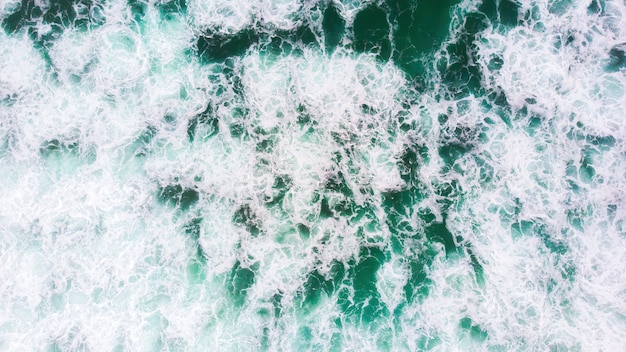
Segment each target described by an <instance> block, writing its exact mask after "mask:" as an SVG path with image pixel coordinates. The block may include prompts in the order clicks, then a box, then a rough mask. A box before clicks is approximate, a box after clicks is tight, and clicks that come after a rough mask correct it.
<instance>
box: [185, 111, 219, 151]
mask: <svg viewBox="0 0 626 352" xmlns="http://www.w3.org/2000/svg"><path fill="white" fill-rule="evenodd" d="M218 132H219V119H218V118H217V115H216V114H215V113H214V112H213V106H212V105H211V104H208V105H207V107H206V109H204V111H203V112H201V113H199V114H197V115H196V116H194V117H192V118H191V119H189V122H188V123H187V137H188V138H189V141H190V142H193V141H194V140H195V139H196V137H197V136H198V135H199V137H200V139H201V140H207V139H208V138H211V137H213V136H214V135H216V134H217V133H218Z"/></svg>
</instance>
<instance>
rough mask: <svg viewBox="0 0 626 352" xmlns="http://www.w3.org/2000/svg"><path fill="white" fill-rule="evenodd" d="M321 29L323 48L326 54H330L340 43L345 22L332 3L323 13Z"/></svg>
mask: <svg viewBox="0 0 626 352" xmlns="http://www.w3.org/2000/svg"><path fill="white" fill-rule="evenodd" d="M322 28H323V29H324V47H325V48H326V52H327V53H332V52H333V51H335V48H336V47H337V46H338V45H339V44H340V43H341V40H342V39H343V36H344V34H345V32H346V20H344V19H343V17H342V16H341V13H340V11H339V9H338V8H337V6H335V4H334V3H332V2H331V3H330V4H329V5H328V7H327V8H326V10H325V11H324V19H323V20H322Z"/></svg>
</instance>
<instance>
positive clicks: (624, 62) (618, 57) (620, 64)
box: [606, 43, 626, 72]
mask: <svg viewBox="0 0 626 352" xmlns="http://www.w3.org/2000/svg"><path fill="white" fill-rule="evenodd" d="M623 69H626V43H621V44H618V45H615V46H614V47H612V48H611V50H609V61H608V63H607V65H606V70H607V71H608V72H616V71H619V70H623Z"/></svg>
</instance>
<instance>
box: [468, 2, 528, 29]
mask: <svg viewBox="0 0 626 352" xmlns="http://www.w3.org/2000/svg"><path fill="white" fill-rule="evenodd" d="M520 7H521V5H520V4H519V3H518V2H517V1H515V0H483V2H482V4H481V5H480V7H479V8H478V11H479V12H480V13H482V14H484V15H485V16H487V17H488V18H489V20H490V21H491V23H493V24H498V23H500V24H502V25H505V26H508V27H514V26H516V25H518V24H520V11H519V10H520Z"/></svg>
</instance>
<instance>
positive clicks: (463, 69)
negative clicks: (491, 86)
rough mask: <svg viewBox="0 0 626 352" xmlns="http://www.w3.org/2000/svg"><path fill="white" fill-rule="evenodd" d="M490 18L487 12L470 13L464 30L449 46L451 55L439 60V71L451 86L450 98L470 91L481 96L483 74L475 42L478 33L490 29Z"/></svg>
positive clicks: (447, 84) (448, 92) (449, 89)
mask: <svg viewBox="0 0 626 352" xmlns="http://www.w3.org/2000/svg"><path fill="white" fill-rule="evenodd" d="M488 26H489V20H488V19H487V18H486V17H485V15H483V14H479V13H469V14H467V16H466V17H465V19H464V23H463V29H462V30H461V32H460V33H459V34H458V35H457V37H456V38H454V40H453V41H452V42H451V43H450V44H448V45H447V46H446V48H445V53H446V54H447V55H446V56H445V57H444V58H443V59H441V60H439V62H438V63H437V68H438V71H439V73H440V75H441V78H442V79H443V82H444V83H445V85H446V87H447V92H445V93H446V95H447V96H448V98H450V99H453V100H454V99H460V98H462V97H465V96H468V95H469V94H472V93H473V94H476V95H481V94H480V93H481V92H482V87H481V84H480V82H481V73H480V70H479V68H478V66H477V65H476V62H478V57H477V47H476V45H475V43H474V42H475V41H476V38H477V35H478V34H479V33H481V32H482V31H483V30H485V29H486V28H488Z"/></svg>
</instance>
